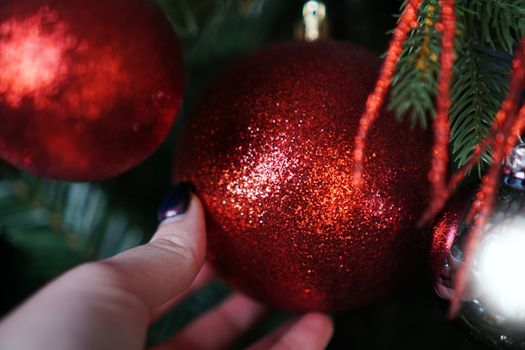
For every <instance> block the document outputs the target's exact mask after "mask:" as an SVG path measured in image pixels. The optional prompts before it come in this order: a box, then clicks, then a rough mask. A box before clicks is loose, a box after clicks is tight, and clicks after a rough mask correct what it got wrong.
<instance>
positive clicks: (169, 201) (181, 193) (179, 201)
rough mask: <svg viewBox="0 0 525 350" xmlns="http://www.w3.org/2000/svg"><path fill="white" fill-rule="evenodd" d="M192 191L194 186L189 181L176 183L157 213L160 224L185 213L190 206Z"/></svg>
mask: <svg viewBox="0 0 525 350" xmlns="http://www.w3.org/2000/svg"><path fill="white" fill-rule="evenodd" d="M191 192H192V186H191V184H189V183H186V182H183V183H180V184H178V185H175V186H174V187H173V188H172V189H171V190H170V191H169V193H168V194H167V195H166V197H165V198H164V201H163V202H162V204H161V205H160V208H159V211H158V214H157V219H158V220H159V224H160V223H162V222H163V221H166V220H168V219H173V218H175V217H177V216H179V215H182V214H184V213H185V212H186V211H187V210H188V207H189V206H190V202H191Z"/></svg>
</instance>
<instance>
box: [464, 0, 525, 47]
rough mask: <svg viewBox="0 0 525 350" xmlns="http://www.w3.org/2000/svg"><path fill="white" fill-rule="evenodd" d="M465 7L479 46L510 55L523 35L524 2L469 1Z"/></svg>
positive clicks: (524, 19)
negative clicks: (477, 37) (475, 29)
mask: <svg viewBox="0 0 525 350" xmlns="http://www.w3.org/2000/svg"><path fill="white" fill-rule="evenodd" d="M465 7H466V8H465V10H466V11H467V12H466V13H467V15H468V16H469V17H471V18H467V20H468V21H469V23H470V24H471V28H475V26H477V28H479V38H480V43H481V45H482V46H484V47H488V48H491V49H493V50H501V51H505V52H507V53H509V54H512V52H513V51H514V48H515V47H516V45H517V44H518V42H519V40H520V38H521V37H522V36H523V35H525V0H471V1H469V2H467V4H466V5H465Z"/></svg>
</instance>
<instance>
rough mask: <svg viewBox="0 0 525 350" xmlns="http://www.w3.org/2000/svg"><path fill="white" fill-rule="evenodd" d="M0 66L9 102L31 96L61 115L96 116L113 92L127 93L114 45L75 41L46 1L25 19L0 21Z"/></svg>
mask: <svg viewBox="0 0 525 350" xmlns="http://www.w3.org/2000/svg"><path fill="white" fill-rule="evenodd" d="M73 61H74V62H73ZM0 67H2V69H3V71H2V75H1V76H0V94H1V95H4V99H5V102H6V103H7V104H8V105H9V106H11V107H13V108H18V107H21V104H22V102H23V100H24V99H30V100H31V102H32V103H33V104H34V106H35V108H36V109H37V110H46V111H48V112H52V113H53V114H55V115H57V116H59V117H61V118H84V119H97V118H99V117H100V116H101V115H102V114H103V113H105V112H107V111H109V110H110V109H111V108H113V107H114V104H115V103H116V101H117V96H118V97H121V96H122V94H124V95H126V94H130V93H131V91H129V78H128V77H127V75H126V74H125V73H124V69H123V67H122V62H121V60H120V59H119V58H118V57H117V54H116V53H115V52H114V48H112V47H111V46H100V47H92V46H90V45H89V44H88V43H87V42H85V41H81V42H78V40H77V39H76V38H75V37H74V36H73V35H71V34H69V29H68V27H67V25H66V24H65V23H64V22H62V21H60V19H59V16H58V13H56V11H52V10H50V9H49V8H48V7H47V6H42V7H41V8H40V10H39V11H38V12H37V13H36V14H34V15H33V16H30V17H29V18H27V19H23V20H18V19H15V18H13V19H10V20H8V21H6V22H4V23H2V25H1V26H0ZM60 90H61V92H62V93H61V94H59V91H60ZM64 90H67V91H64Z"/></svg>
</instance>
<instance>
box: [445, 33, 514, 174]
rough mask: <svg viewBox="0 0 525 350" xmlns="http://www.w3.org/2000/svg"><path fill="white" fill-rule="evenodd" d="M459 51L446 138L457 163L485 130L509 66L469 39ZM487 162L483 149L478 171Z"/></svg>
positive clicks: (497, 105)
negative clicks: (450, 125) (448, 133)
mask: <svg viewBox="0 0 525 350" xmlns="http://www.w3.org/2000/svg"><path fill="white" fill-rule="evenodd" d="M459 52H460V54H459V55H458V60H457V62H456V74H455V77H454V85H453V87H452V92H451V94H452V105H451V108H450V116H451V124H452V127H451V137H450V138H451V144H452V153H453V157H454V161H455V163H456V166H457V167H459V166H461V165H463V164H465V163H466V162H467V161H468V159H469V158H470V155H471V154H472V150H473V149H474V147H475V146H476V145H478V144H479V142H480V141H481V140H482V139H483V137H484V136H485V135H486V134H487V133H488V131H489V128H490V124H491V122H492V120H493V118H494V116H495V114H496V112H497V111H498V110H499V108H500V106H501V103H502V101H503V99H504V98H505V94H506V91H507V86H508V74H509V70H510V64H509V60H508V59H502V57H501V55H499V54H498V53H497V52H491V51H488V50H480V49H479V48H477V47H476V43H475V42H473V41H471V40H465V43H464V44H463V45H462V46H461V48H460V51H459ZM488 162H490V155H489V153H488V152H487V153H485V154H484V155H483V156H482V162H481V163H479V164H478V173H479V174H481V173H482V169H483V164H484V163H488Z"/></svg>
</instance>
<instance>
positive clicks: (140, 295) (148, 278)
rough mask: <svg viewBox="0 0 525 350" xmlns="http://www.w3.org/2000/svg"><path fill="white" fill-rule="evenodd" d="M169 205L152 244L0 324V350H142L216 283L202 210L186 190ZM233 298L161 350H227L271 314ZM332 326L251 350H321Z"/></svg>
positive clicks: (84, 270) (58, 284) (320, 319)
mask: <svg viewBox="0 0 525 350" xmlns="http://www.w3.org/2000/svg"><path fill="white" fill-rule="evenodd" d="M170 198H171V200H170V201H169V202H167V204H168V207H167V208H165V209H167V210H166V211H165V212H166V213H167V217H168V218H167V219H166V220H165V221H164V222H163V223H162V224H161V225H160V227H159V229H158V230H157V232H156V233H155V235H154V236H153V239H152V240H151V242H150V243H148V244H146V245H144V246H141V247H137V248H134V249H131V250H129V251H126V252H124V253H122V254H120V255H117V256H115V257H113V258H111V259H108V260H104V261H99V262H93V263H88V264H85V265H82V266H80V267H77V268H75V269H73V270H71V271H69V272H67V273H66V274H64V275H63V276H62V277H60V278H58V279H57V280H55V281H54V282H52V283H51V284H49V285H48V286H46V287H45V288H43V289H42V290H41V291H40V292H38V293H37V294H36V295H35V296H33V297H32V298H31V299H30V300H28V301H27V302H26V303H25V304H23V305H22V306H21V307H20V308H18V310H15V312H14V313H12V314H11V315H10V316H8V317H7V318H6V319H5V320H4V321H3V322H2V323H1V324H0V349H23V350H32V349H39V350H42V349H53V350H84V349H86V350H87V349H89V350H92V349H97V350H98V349H100V350H105V349H108V350H109V349H111V350H115V349H126V350H128V349H130V350H132V349H142V348H144V344H145V339H146V332H147V329H148V326H149V325H150V324H151V322H153V321H154V320H156V319H157V318H158V317H160V316H161V315H162V314H163V313H165V312H166V311H168V310H169V309H170V308H171V307H172V306H173V305H175V304H177V303H178V302H179V301H180V300H182V299H183V298H184V297H185V296H187V295H188V294H189V293H191V292H192V291H195V290H196V289H198V288H199V287H201V286H203V285H204V284H205V283H206V282H207V281H209V280H210V279H211V278H212V277H213V274H212V271H211V269H210V267H209V266H207V265H204V267H203V264H204V257H205V250H206V237H205V225H204V214H203V210H202V205H201V203H200V201H199V200H198V198H197V197H196V196H192V195H191V192H190V191H189V188H188V187H187V186H184V185H181V186H178V187H177V188H176V189H175V190H174V192H173V195H172V196H171V197H170ZM265 311H266V310H265V308H264V307H263V306H262V305H260V304H258V303H256V302H255V301H253V300H251V299H249V298H248V297H246V296H244V295H241V294H239V293H234V294H233V295H232V296H230V297H229V298H228V299H226V301H224V302H223V303H222V304H221V305H219V306H218V307H217V308H215V309H213V310H211V311H209V312H207V313H205V314H204V315H202V316H200V318H198V319H196V320H195V321H194V322H193V323H191V324H190V325H189V326H187V327H186V328H184V329H183V330H182V331H181V332H179V333H178V334H176V335H175V336H174V337H173V338H172V339H170V340H168V342H166V343H165V344H162V345H160V346H158V347H155V348H154V349H155V350H170V349H184V350H186V349H225V348H229V347H231V346H232V345H233V344H234V343H235V341H236V340H237V339H238V338H239V337H241V336H242V335H243V334H244V333H245V332H246V331H248V330H249V329H250V328H251V327H253V326H254V325H255V324H256V323H257V321H259V320H260V319H261V318H262V317H263V316H264V314H265ZM332 332H333V325H332V322H331V320H330V319H329V318H328V317H327V316H325V315H322V314H318V313H310V314H307V315H304V316H302V317H300V318H299V319H298V320H296V321H295V322H288V323H286V324H284V325H282V326H281V327H280V328H278V329H277V330H275V331H274V332H273V333H271V334H269V335H268V336H266V337H265V338H263V339H261V340H259V341H258V342H257V343H255V344H254V345H253V346H252V347H251V349H252V350H255V349H257V350H260V349H292V350H293V349H301V350H303V349H305V350H308V349H312V350H315V349H323V348H324V347H326V345H327V343H328V342H329V340H330V338H331V335H332Z"/></svg>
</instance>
